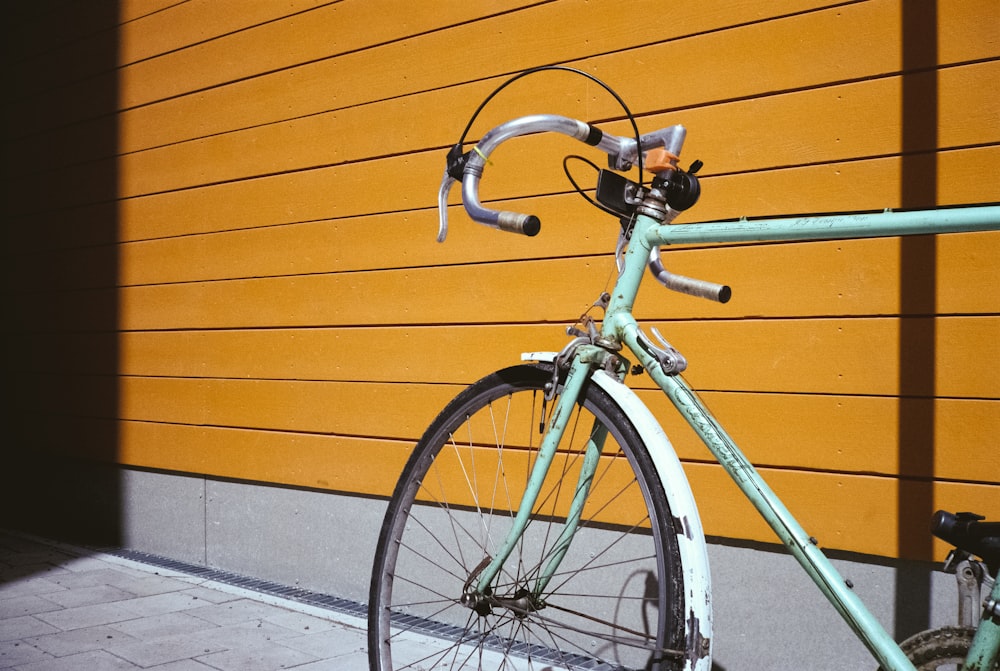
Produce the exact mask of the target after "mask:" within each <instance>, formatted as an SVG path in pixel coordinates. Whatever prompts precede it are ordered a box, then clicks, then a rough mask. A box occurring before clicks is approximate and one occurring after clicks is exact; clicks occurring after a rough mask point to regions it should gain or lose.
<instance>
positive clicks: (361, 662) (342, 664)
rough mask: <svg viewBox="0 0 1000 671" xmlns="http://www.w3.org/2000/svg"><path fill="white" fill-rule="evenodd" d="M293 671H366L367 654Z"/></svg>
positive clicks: (324, 660) (321, 662)
mask: <svg viewBox="0 0 1000 671" xmlns="http://www.w3.org/2000/svg"><path fill="white" fill-rule="evenodd" d="M500 668H502V667H500ZM295 671H368V653H366V652H364V651H362V652H352V653H350V654H347V655H344V656H342V657H337V658H336V659H320V660H318V661H315V662H310V663H309V664H303V665H302V666H296V667H295Z"/></svg>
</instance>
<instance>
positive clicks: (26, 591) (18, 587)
mask: <svg viewBox="0 0 1000 671" xmlns="http://www.w3.org/2000/svg"><path fill="white" fill-rule="evenodd" d="M53 577H55V576H53ZM4 579H5V580H9V582H4V583H2V584H0V599H13V598H15V597H19V596H30V595H34V596H39V595H42V594H49V593H51V592H60V591H63V590H65V589H66V588H65V587H63V586H61V585H59V584H58V583H56V582H55V581H54V580H52V579H50V578H48V577H45V578H42V577H36V576H32V577H22V578H20V579H18V578H17V577H11V578H9V579H8V578H4Z"/></svg>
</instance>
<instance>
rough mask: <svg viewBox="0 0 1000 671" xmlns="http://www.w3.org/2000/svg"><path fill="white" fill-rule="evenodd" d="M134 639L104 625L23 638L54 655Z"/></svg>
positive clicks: (61, 655)
mask: <svg viewBox="0 0 1000 671" xmlns="http://www.w3.org/2000/svg"><path fill="white" fill-rule="evenodd" d="M135 640H136V639H134V638H133V637H131V636H129V635H127V634H124V633H122V632H120V631H118V630H117V629H112V628H111V627H108V626H105V625H101V626H97V627H86V628H84V629H71V630H69V631H61V632H59V633H56V634H46V635H45V636H33V637H31V638H26V639H24V641H25V642H26V643H29V644H31V645H33V646H35V647H37V648H38V649H40V650H43V651H45V652H47V653H49V654H50V655H52V656H54V657H66V656H67V655H75V654H77V653H80V652H88V651H90V650H102V649H104V648H107V647H108V646H110V645H113V644H115V643H118V644H125V643H127V642H134V641H135Z"/></svg>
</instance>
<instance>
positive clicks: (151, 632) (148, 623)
mask: <svg viewBox="0 0 1000 671" xmlns="http://www.w3.org/2000/svg"><path fill="white" fill-rule="evenodd" d="M110 626H111V628H112V629H115V630H116V631H120V632H121V633H123V634H127V635H129V636H132V637H135V638H141V639H146V640H149V639H154V638H160V637H163V636H178V635H181V634H197V633H200V632H203V631H205V630H206V628H209V627H212V628H214V627H215V626H216V625H212V624H209V623H207V622H205V620H202V619H201V618H197V617H192V616H191V615H188V614H187V613H184V612H176V613H164V614H162V615H152V616H150V617H140V618H136V619H134V620H128V621H126V622H118V623H116V624H112V625H110Z"/></svg>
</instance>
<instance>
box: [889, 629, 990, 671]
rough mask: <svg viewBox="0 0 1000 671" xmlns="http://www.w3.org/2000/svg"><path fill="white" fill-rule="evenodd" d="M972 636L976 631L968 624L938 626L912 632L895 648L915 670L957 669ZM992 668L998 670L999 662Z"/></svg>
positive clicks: (948, 670) (939, 670) (970, 642)
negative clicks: (898, 648)
mask: <svg viewBox="0 0 1000 671" xmlns="http://www.w3.org/2000/svg"><path fill="white" fill-rule="evenodd" d="M975 635H976V630H975V629H972V628H971V627H939V628H938V629H930V630H928V631H922V632H920V633H919V634H914V635H913V636H911V637H910V638H908V639H906V640H905V641H903V642H902V643H900V644H899V647H900V649H902V651H903V653H904V654H905V655H906V657H907V659H909V660H910V661H911V662H913V666H915V667H917V671H957V670H958V669H960V668H962V662H964V661H965V656H966V655H967V654H969V648H970V647H972V639H973V637H974V636H975ZM993 669H994V671H1000V663H997V664H994V665H993ZM879 671H881V668H880V669H879Z"/></svg>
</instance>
